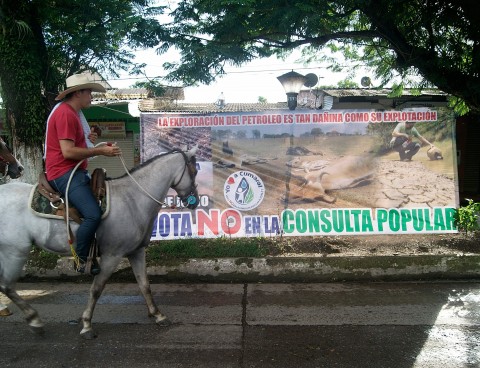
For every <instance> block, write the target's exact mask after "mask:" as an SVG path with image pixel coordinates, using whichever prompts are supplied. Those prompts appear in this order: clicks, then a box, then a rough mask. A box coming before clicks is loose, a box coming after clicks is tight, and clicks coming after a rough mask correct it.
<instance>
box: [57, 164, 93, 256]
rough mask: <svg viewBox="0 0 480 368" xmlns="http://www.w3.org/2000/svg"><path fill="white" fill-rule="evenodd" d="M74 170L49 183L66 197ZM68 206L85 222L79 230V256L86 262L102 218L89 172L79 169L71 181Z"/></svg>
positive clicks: (77, 250) (77, 235)
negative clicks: (75, 210) (74, 209)
mask: <svg viewBox="0 0 480 368" xmlns="http://www.w3.org/2000/svg"><path fill="white" fill-rule="evenodd" d="M71 173H72V170H70V171H68V172H67V173H65V174H64V175H62V176H60V177H59V178H57V179H54V180H52V181H49V183H50V185H51V186H52V187H53V188H54V189H56V190H57V191H59V192H60V193H62V194H63V195H65V193H66V189H67V184H68V180H69V178H70V175H71ZM68 205H69V207H75V208H76V209H77V210H78V212H80V215H81V217H82V218H83V222H82V224H81V225H80V227H79V228H78V230H77V234H76V237H77V248H76V252H77V255H78V256H79V257H80V259H81V260H82V261H86V260H87V257H88V252H89V250H90V245H91V244H92V240H93V238H94V236H95V232H96V231H97V228H98V225H99V224H100V220H101V218H102V211H101V209H100V206H99V204H98V202H97V200H96V199H95V196H94V195H93V192H92V189H91V188H90V175H89V173H88V171H87V170H82V169H77V171H75V174H73V178H72V180H71V181H70V187H69V191H68Z"/></svg>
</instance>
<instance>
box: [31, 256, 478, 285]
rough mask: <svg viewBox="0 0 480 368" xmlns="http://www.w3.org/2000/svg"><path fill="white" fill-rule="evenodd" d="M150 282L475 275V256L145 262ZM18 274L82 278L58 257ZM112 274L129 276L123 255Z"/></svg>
mask: <svg viewBox="0 0 480 368" xmlns="http://www.w3.org/2000/svg"><path fill="white" fill-rule="evenodd" d="M148 274H149V276H150V279H151V281H152V282H155V281H157V280H158V281H162V280H163V281H174V282H184V281H188V282H195V281H196V282H336V281H402V280H405V281H407V280H409V281H415V280H442V279H443V280H452V279H476V278H480V255H421V256H374V257H266V258H217V259H183V260H182V259H177V260H168V261H166V262H165V263H164V264H158V265H155V266H149V267H148ZM23 277H24V278H48V279H55V278H57V279H58V278H72V277H84V278H85V277H88V276H86V275H79V274H77V273H75V272H74V271H73V269H72V260H71V259H70V258H61V259H59V260H58V262H57V266H56V267H55V268H54V269H48V270H47V269H42V268H38V267H26V268H25V270H24V273H23ZM112 279H114V280H115V279H117V280H123V281H133V280H134V276H133V273H132V271H131V269H130V267H129V265H128V262H127V261H126V260H124V261H122V263H121V265H120V266H119V268H118V269H117V271H116V272H115V274H114V275H113V276H112Z"/></svg>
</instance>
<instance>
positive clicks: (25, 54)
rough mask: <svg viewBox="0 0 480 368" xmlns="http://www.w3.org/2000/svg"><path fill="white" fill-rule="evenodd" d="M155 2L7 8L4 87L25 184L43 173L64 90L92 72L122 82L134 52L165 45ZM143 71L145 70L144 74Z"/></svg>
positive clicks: (42, 2) (19, 1)
mask: <svg viewBox="0 0 480 368" xmlns="http://www.w3.org/2000/svg"><path fill="white" fill-rule="evenodd" d="M151 3H152V1H151V0H16V1H11V0H0V60H1V62H0V84H1V85H2V91H1V96H2V99H3V102H4V105H5V108H6V115H7V123H8V127H9V130H10V132H11V135H12V137H13V146H14V149H15V151H16V154H17V156H18V157H19V159H20V160H21V161H22V163H23V164H24V165H25V167H26V170H25V171H26V175H25V179H24V180H25V181H30V182H32V181H35V180H36V176H37V175H38V173H39V171H40V170H41V166H42V159H41V157H42V143H43V140H44V134H45V121H46V118H47V114H48V112H49V110H50V109H51V107H52V106H53V103H54V101H53V100H54V98H55V96H56V95H57V92H58V90H59V89H63V83H64V81H65V79H66V77H68V76H69V75H71V74H74V73H76V72H81V71H85V70H94V71H98V72H100V73H101V74H103V75H113V76H116V75H118V74H117V73H118V70H119V69H123V70H127V69H128V68H129V67H130V66H131V65H132V59H133V56H134V55H133V53H132V51H130V50H132V49H135V48H140V47H153V46H154V45H157V44H158V42H159V41H158V40H159V39H160V38H165V37H164V36H161V33H162V28H161V26H160V25H159V22H158V20H157V19H156V18H155V16H156V15H158V14H160V13H161V12H162V11H163V8H160V7H150V4H151ZM137 70H138V69H137Z"/></svg>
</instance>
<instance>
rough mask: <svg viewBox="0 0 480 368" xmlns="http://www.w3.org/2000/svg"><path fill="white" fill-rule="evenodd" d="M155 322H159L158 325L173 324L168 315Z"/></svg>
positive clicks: (166, 325)
mask: <svg viewBox="0 0 480 368" xmlns="http://www.w3.org/2000/svg"><path fill="white" fill-rule="evenodd" d="M155 323H156V324H157V326H161V327H168V326H171V325H172V322H171V321H170V320H169V319H168V318H167V317H165V318H163V319H161V320H157V321H155Z"/></svg>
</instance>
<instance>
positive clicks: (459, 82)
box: [160, 0, 480, 112]
mask: <svg viewBox="0 0 480 368" xmlns="http://www.w3.org/2000/svg"><path fill="white" fill-rule="evenodd" d="M173 15H174V21H173V22H172V23H171V24H169V25H168V30H169V37H168V38H166V39H164V41H163V42H162V44H161V48H160V50H161V51H166V50H167V49H169V48H170V47H176V48H178V49H179V50H180V52H181V60H180V61H179V62H178V63H166V64H165V67H166V68H167V69H168V70H169V72H170V76H169V78H170V79H172V80H181V81H186V82H189V81H201V82H203V83H210V82H211V81H213V80H214V79H215V78H216V77H217V76H218V75H221V74H223V73H224V72H225V70H224V67H225V65H226V64H233V65H237V66H238V65H242V64H243V63H245V62H248V61H251V60H253V59H256V58H263V57H268V56H271V55H279V56H282V55H285V54H286V53H289V52H290V51H292V50H294V49H298V48H302V52H303V55H304V60H305V61H318V60H329V61H330V63H331V64H330V67H331V69H332V70H335V71H338V70H340V69H342V68H344V67H345V63H344V62H343V60H345V61H346V62H347V64H348V66H347V67H348V68H349V70H350V71H351V72H354V71H355V69H356V68H360V67H367V68H369V69H370V70H371V71H372V73H373V76H374V77H375V78H376V79H378V80H379V81H380V85H379V86H380V87H381V86H385V85H386V84H387V83H391V82H392V81H393V82H395V83H394V84H393V86H394V91H395V93H396V94H400V93H401V91H402V89H403V87H404V86H405V85H408V86H410V87H418V88H424V87H429V86H430V87H431V86H432V85H433V86H436V87H438V88H439V89H441V90H443V91H444V92H446V93H448V94H451V95H452V96H455V97H457V99H456V102H457V103H460V100H463V101H464V102H465V103H466V105H467V106H468V108H470V109H471V110H473V111H475V112H480V76H479V73H478V71H479V70H480V28H479V27H478V24H480V13H479V12H478V11H477V10H476V5H475V2H472V1H462V0H460V1H455V2H452V1H449V0H429V1H418V0H325V1H318V0H289V1H280V2H279V1H277V0H258V1H238V0H223V1H213V0H183V1H180V2H179V4H178V8H177V9H176V11H175V12H174V13H173ZM326 50H329V51H332V52H333V53H334V56H338V55H339V54H338V53H340V55H342V56H343V58H342V59H338V58H337V59H331V58H329V57H328V56H327V55H331V54H330V53H326V52H324V51H326ZM338 60H342V61H341V62H340V61H338ZM460 107H461V106H460V105H457V111H461V110H460ZM463 111H465V110H463Z"/></svg>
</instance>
